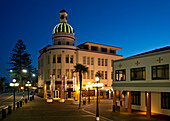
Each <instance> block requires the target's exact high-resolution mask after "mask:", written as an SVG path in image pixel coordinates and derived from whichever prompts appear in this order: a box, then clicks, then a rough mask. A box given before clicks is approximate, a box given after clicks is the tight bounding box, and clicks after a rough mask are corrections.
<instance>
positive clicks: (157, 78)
mask: <svg viewBox="0 0 170 121" xmlns="http://www.w3.org/2000/svg"><path fill="white" fill-rule="evenodd" d="M161 66H162V67H164V68H163V71H164V76H165V70H166V69H168V78H159V77H157V76H158V75H157V73H158V72H157V71H158V70H159V69H158V68H157V67H161ZM165 66H168V67H167V68H165ZM154 67H156V69H154V70H156V78H153V74H154V73H153V71H154V70H153V68H154ZM161 69H162V68H161ZM151 70H152V80H160V79H165V80H168V79H169V64H165V65H155V66H152V67H151Z"/></svg>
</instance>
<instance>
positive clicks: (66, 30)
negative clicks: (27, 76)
mask: <svg viewBox="0 0 170 121" xmlns="http://www.w3.org/2000/svg"><path fill="white" fill-rule="evenodd" d="M52 40H53V45H48V46H46V47H45V48H43V49H41V50H40V51H39V53H40V56H39V58H38V72H39V77H38V88H39V89H38V94H39V95H42V96H44V98H47V95H48V93H49V92H50V90H52V91H53V96H54V97H57V98H77V97H76V95H77V92H76V90H78V84H79V80H78V74H76V73H72V72H73V71H74V70H75V69H74V66H75V65H76V64H77V63H80V64H83V65H86V66H87V67H88V72H87V73H85V74H83V81H82V83H83V84H82V85H83V90H84V93H83V94H85V93H86V91H85V90H87V88H86V85H89V84H92V83H93V82H95V74H96V72H98V71H100V72H101V73H102V75H103V76H102V78H101V80H100V82H101V83H103V84H104V87H103V88H102V89H101V92H100V96H101V98H109V96H111V95H109V94H111V93H109V92H110V91H111V89H112V86H111V85H112V80H113V72H112V71H113V70H112V66H113V61H114V60H117V59H121V58H122V55H117V50H119V49H121V48H118V47H113V46H107V45H102V44H97V43H91V42H85V43H83V44H81V45H78V46H74V41H75V37H74V30H73V28H72V27H71V26H70V25H69V24H68V23H67V12H66V11H65V10H62V11H60V23H59V24H57V25H56V26H55V27H54V30H53V37H52ZM63 80H64V83H63ZM75 86H76V87H75ZM63 88H64V89H63ZM88 94H89V93H88ZM90 95H91V96H95V90H94V89H92V88H91V89H90Z"/></svg>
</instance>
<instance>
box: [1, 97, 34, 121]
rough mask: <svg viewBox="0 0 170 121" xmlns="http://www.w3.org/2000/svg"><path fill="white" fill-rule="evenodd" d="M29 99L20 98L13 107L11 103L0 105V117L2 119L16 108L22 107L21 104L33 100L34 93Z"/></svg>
mask: <svg viewBox="0 0 170 121" xmlns="http://www.w3.org/2000/svg"><path fill="white" fill-rule="evenodd" d="M29 99H30V100H28V99H27V98H25V100H24V99H23V98H22V99H20V100H19V101H17V102H16V103H15V107H13V104H10V105H8V106H1V107H0V115H1V117H0V119H4V118H6V116H7V115H9V114H11V113H12V112H13V111H15V110H16V109H19V108H20V107H22V106H23V105H25V104H27V103H28V102H30V101H32V100H34V95H32V96H31V97H30V98H29Z"/></svg>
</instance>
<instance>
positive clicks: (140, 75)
mask: <svg viewBox="0 0 170 121" xmlns="http://www.w3.org/2000/svg"><path fill="white" fill-rule="evenodd" d="M130 71H131V80H145V79H146V71H145V67H141V68H132V69H130Z"/></svg>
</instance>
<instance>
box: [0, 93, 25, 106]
mask: <svg viewBox="0 0 170 121" xmlns="http://www.w3.org/2000/svg"><path fill="white" fill-rule="evenodd" d="M24 95H25V96H27V92H25V93H24ZM22 98H23V92H16V93H15V101H16V102H17V101H19V100H21V99H22ZM13 99H14V96H13V92H8V93H2V94H0V108H2V107H5V106H8V105H10V104H13Z"/></svg>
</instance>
